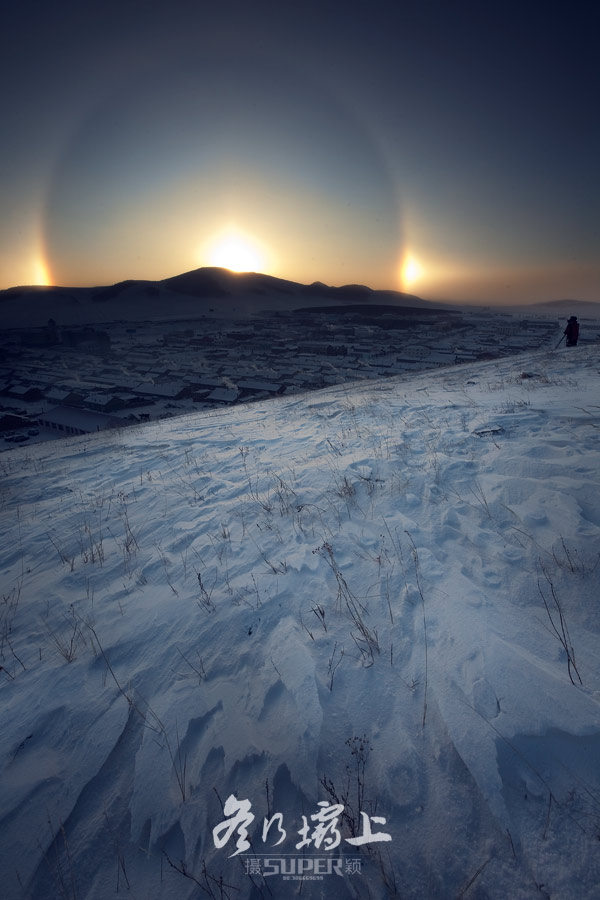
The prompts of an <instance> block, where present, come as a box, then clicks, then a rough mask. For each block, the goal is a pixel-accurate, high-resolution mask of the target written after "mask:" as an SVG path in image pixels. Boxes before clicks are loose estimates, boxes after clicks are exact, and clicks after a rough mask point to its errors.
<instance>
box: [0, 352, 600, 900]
mask: <svg viewBox="0 0 600 900" xmlns="http://www.w3.org/2000/svg"><path fill="white" fill-rule="evenodd" d="M599 428H600V374H599V365H598V361H597V350H596V348H593V347H592V348H589V349H586V348H577V349H569V350H567V349H562V350H560V351H557V352H555V353H551V354H547V353H538V354H529V355H527V356H519V357H513V358H510V359H504V360H502V361H499V362H498V361H496V362H493V363H480V364H476V365H470V366H462V367H456V368H452V369H445V370H438V371H437V372H435V373H434V374H431V373H428V374H426V375H420V376H416V377H410V378H404V379H397V380H386V381H385V382H379V383H378V382H370V383H363V384H361V385H359V386H352V387H348V386H344V387H336V388H331V389H328V390H325V391H320V392H318V393H313V394H307V395H303V396H300V397H293V398H290V399H277V400H275V401H270V402H265V403H258V404H253V405H248V406H241V407H238V408H236V409H232V410H226V411H222V412H219V413H213V414H209V415H207V414H194V415H191V416H189V417H185V418H178V419H176V420H173V421H171V422H161V423H157V424H151V425H148V426H145V427H141V428H139V429H130V428H129V429H127V430H123V431H122V432H115V433H110V434H106V433H105V434H100V435H97V436H94V437H89V436H88V437H82V438H75V439H72V440H69V441H67V442H55V443H53V444H52V445H49V444H42V445H39V446H35V447H30V448H16V449H15V450H13V451H10V452H8V453H4V454H3V455H2V457H1V458H0V466H1V467H2V470H3V478H2V484H1V488H0V491H1V493H0V500H1V509H2V524H1V536H2V545H1V546H2V551H1V553H2V576H1V577H2V586H1V592H2V603H1V606H0V614H1V618H0V627H1V659H0V663H1V665H2V670H1V671H0V676H2V681H1V688H2V729H1V731H0V764H1V767H2V781H1V790H0V796H1V804H0V816H1V821H0V856H1V868H0V871H1V873H2V874H1V879H2V888H1V891H0V893H1V895H2V897H3V898H4V900H13V898H31V900H46V898H78V900H92V898H94V900H105V898H108V897H113V896H115V895H116V894H117V893H118V894H121V895H124V896H128V897H133V898H144V900H148V898H166V900H174V898H191V897H201V896H212V897H219V898H221V897H230V898H233V897H236V898H248V897H252V898H256V897H264V898H267V897H275V898H286V897H292V896H296V895H297V894H298V893H299V892H300V891H301V892H302V893H301V895H302V896H303V897H307V898H321V897H329V898H345V897H359V898H367V897H368V898H384V897H393V896H396V895H397V896H399V897H403V898H423V900H434V898H444V900H445V898H457V897H468V898H494V900H495V898H498V900H500V898H502V900H506V898H511V900H515V898H539V897H544V896H545V897H552V898H560V900H568V898H573V900H575V898H576V900H592V898H597V897H598V884H599V883H600V864H599V862H600V841H599V838H600V771H599V769H600V763H599V760H600V660H599V658H598V635H599V633H600V612H599V608H598V596H599V592H598V581H599V573H600V564H599V549H600V541H599V537H600V492H599V472H600V448H599ZM235 797H237V800H238V801H240V803H239V804H237V802H236V800H235ZM241 801H248V803H247V804H245V807H244V804H243V803H241ZM319 803H321V804H332V805H334V804H337V805H338V808H337V809H334V810H331V809H330V807H329V806H326V805H321V806H319V805H318V804H319ZM224 807H225V811H224ZM244 808H246V809H248V808H249V816H250V815H252V816H254V819H253V820H252V821H251V822H250V823H249V824H248V842H247V844H246V842H245V841H244V833H243V830H240V829H239V828H235V829H233V828H232V829H229V830H230V831H231V835H230V836H229V838H228V839H227V837H228V829H227V826H223V827H222V828H221V829H219V828H218V826H219V825H221V823H223V822H225V820H231V819H232V818H235V814H236V811H241V813H242V814H243V812H244ZM230 811H232V812H233V815H230ZM319 812H320V815H321V818H322V820H323V822H322V823H321V824H322V828H321V829H320V830H319V827H318V826H319V824H320V820H318V819H317V818H314V817H316V816H317V814H319ZM277 813H280V814H281V816H276V814H277ZM328 813H329V814H330V815H331V816H333V817H334V819H333V821H330V822H329V825H330V826H331V827H330V828H329V829H327V821H325V820H326V819H327V816H328ZM249 816H248V819H249ZM265 817H266V818H267V819H272V824H271V828H270V829H269V830H268V832H267V833H266V835H265V840H263V821H264V819H265ZM303 817H304V818H303ZM311 817H313V818H311ZM241 818H244V817H243V815H242V816H241ZM336 819H337V827H336ZM232 824H233V823H232ZM242 824H243V823H242ZM305 826H306V827H305ZM281 829H284V830H285V838H284V839H282V834H283V832H282V830H281ZM369 830H370V831H371V840H369V841H365V842H364V843H360V841H361V840H362V839H363V838H365V837H367V838H368V837H369ZM377 835H379V836H380V837H383V836H385V838H386V839H385V840H375V837H376V836H377ZM357 839H358V840H357ZM350 841H352V842H353V843H350ZM319 860H320V862H319ZM282 861H283V863H282ZM274 871H277V872H278V873H279V874H268V873H269V872H274ZM299 871H301V872H304V874H305V876H306V877H305V880H304V881H299V880H297V873H298V872H299ZM282 872H287V873H292V874H291V875H290V874H288V875H284V874H281V873H282ZM329 873H330V874H329Z"/></svg>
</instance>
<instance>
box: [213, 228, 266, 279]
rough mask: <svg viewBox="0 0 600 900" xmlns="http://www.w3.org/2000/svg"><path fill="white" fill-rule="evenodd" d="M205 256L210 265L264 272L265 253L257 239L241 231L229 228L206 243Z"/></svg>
mask: <svg viewBox="0 0 600 900" xmlns="http://www.w3.org/2000/svg"><path fill="white" fill-rule="evenodd" d="M206 256H207V258H208V262H209V264H210V265H211V266H219V267H221V268H224V269H230V270H231V271H232V272H265V271H266V269H267V262H266V254H265V252H264V250H263V249H262V248H261V247H260V245H259V244H258V242H257V241H255V240H254V239H253V238H251V237H249V236H248V235H246V234H244V233H243V232H241V231H238V230H234V229H229V230H228V231H225V232H222V233H221V234H219V235H218V236H217V237H215V238H214V239H213V240H212V241H211V242H210V244H209V245H208V248H207V252H206Z"/></svg>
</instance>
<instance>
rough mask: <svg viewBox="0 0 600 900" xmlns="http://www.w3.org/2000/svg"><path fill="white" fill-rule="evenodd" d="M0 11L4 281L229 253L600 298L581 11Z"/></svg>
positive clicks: (592, 72)
mask: <svg viewBox="0 0 600 900" xmlns="http://www.w3.org/2000/svg"><path fill="white" fill-rule="evenodd" d="M3 17H4V22H3V31H4V36H5V41H4V47H3V53H2V58H1V60H0V66H1V68H2V73H1V74H2V118H3V140H2V144H1V146H0V203H1V206H2V219H1V224H0V287H9V286H11V285H14V284H22V283H32V282H43V281H46V282H53V283H60V284H71V285H73V284H78V285H81V284H106V283H111V282H114V281H116V280H119V279H123V278H162V277H168V276H170V275H174V274H176V273H178V272H181V271H185V270H188V269H192V268H196V267H197V266H200V265H209V264H223V265H230V266H231V267H232V268H252V269H260V270H262V271H267V272H270V273H272V274H276V275H280V276H283V277H289V278H293V279H296V280H299V281H304V282H310V281H313V280H317V279H318V280H322V281H327V282H329V283H333V284H341V283H347V282H363V283H367V284H370V285H371V286H373V287H389V288H400V289H402V288H406V289H409V290H411V291H413V292H415V293H419V294H421V295H422V296H425V297H431V298H448V299H457V300H460V299H465V300H480V301H483V302H495V301H517V300H520V301H529V300H543V299H556V298H560V297H577V298H579V299H588V300H594V299H595V300H598V299H600V290H599V287H600V262H599V248H600V240H599V234H598V224H597V223H598V216H599V213H600V188H599V178H598V159H600V139H599V137H600V126H599V123H598V105H599V104H598V93H599V92H598V88H599V84H600V80H599V76H598V60H597V56H598V48H597V44H598V41H597V34H598V25H599V21H598V19H599V17H598V14H597V12H596V11H595V8H594V7H593V6H592V5H590V4H585V5H584V4H580V3H570V4H564V5H554V4H547V3H527V2H522V3H519V4H512V3H501V4H500V3H498V4H496V3H490V2H487V0H482V2H479V3H462V2H455V3H451V2H445V3H432V2H425V0H423V2H415V3H407V2H402V0H399V2H396V3H379V2H363V3H353V2H349V3H345V4H341V3H328V2H321V3H318V4H317V3H311V2H309V3H303V4H295V3H284V2H280V3H266V2H261V0H258V2H244V3H242V2H229V3H227V2H223V3H220V4H215V3H204V2H195V3H191V2H181V0H173V2H170V3H164V2H162V0H159V2H152V3H148V2H127V0H124V2H119V3H116V2H113V0H106V2H103V3H97V2H85V3H82V2H79V3H71V2H58V3H55V4H48V3H41V2H28V0H21V2H19V3H15V4H12V5H11V7H10V8H8V9H7V10H6V11H5V12H4V14H3Z"/></svg>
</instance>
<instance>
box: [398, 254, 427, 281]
mask: <svg viewBox="0 0 600 900" xmlns="http://www.w3.org/2000/svg"><path fill="white" fill-rule="evenodd" d="M422 275H423V267H422V266H421V264H420V263H419V262H417V260H416V259H415V258H414V256H410V255H408V256H405V258H404V262H403V263H402V284H403V285H404V287H409V286H410V285H411V284H414V283H415V281H418V280H419V278H421V276H422Z"/></svg>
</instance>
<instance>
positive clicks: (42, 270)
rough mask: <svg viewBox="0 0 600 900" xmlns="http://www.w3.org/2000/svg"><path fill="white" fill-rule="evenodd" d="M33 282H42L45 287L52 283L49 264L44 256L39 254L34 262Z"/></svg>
mask: <svg viewBox="0 0 600 900" xmlns="http://www.w3.org/2000/svg"><path fill="white" fill-rule="evenodd" d="M33 284H41V285H43V286H44V287H48V285H50V284H52V280H51V278H50V272H49V270H48V265H47V263H46V261H45V259H43V257H42V256H38V257H37V259H35V260H34V263H33Z"/></svg>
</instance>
